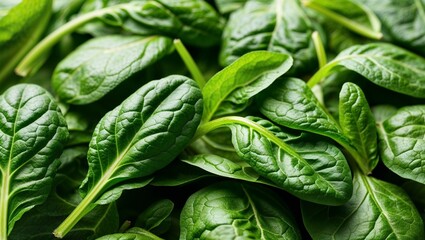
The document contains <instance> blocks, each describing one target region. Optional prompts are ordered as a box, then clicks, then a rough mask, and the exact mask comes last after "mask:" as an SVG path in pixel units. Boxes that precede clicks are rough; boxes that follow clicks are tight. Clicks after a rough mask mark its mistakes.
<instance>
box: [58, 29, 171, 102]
mask: <svg viewBox="0 0 425 240" xmlns="http://www.w3.org/2000/svg"><path fill="white" fill-rule="evenodd" d="M172 50H173V43H172V40H171V39H170V38H167V37H161V36H151V37H139V36H118V35H114V36H105V37H99V38H94V39H92V40H89V41H87V42H86V43H84V44H83V45H82V46H80V47H79V48H78V49H77V50H75V51H74V52H73V53H71V54H70V55H68V56H67V57H66V58H65V59H64V60H62V61H61V62H60V63H59V65H58V66H57V67H56V69H55V72H54V74H53V78H52V85H53V88H54V90H55V91H56V93H57V95H58V96H59V97H60V98H61V99H62V100H63V101H65V102H67V103H71V104H87V103H91V102H94V101H96V100H98V99H100V98H102V97H103V96H104V95H106V94H107V93H108V92H110V91H111V90H112V89H114V88H115V87H117V86H118V85H119V84H120V83H121V82H123V81H125V80H126V79H127V78H129V77H130V76H132V75H133V74H135V73H137V72H139V71H140V70H142V69H144V68H146V67H147V66H149V65H152V64H153V63H155V62H156V61H158V60H159V59H161V58H162V57H164V56H165V55H167V54H169V53H170V52H171V51H172Z"/></svg>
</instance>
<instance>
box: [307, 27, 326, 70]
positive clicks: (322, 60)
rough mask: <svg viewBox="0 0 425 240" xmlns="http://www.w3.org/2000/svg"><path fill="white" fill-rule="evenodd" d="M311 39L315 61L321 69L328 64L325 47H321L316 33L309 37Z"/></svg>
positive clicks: (320, 41)
mask: <svg viewBox="0 0 425 240" xmlns="http://www.w3.org/2000/svg"><path fill="white" fill-rule="evenodd" d="M311 37H312V39H313V44H314V48H315V49H316V55H317V60H318V61H319V68H322V67H324V66H325V65H326V63H327V62H328V60H327V57H326V51H325V47H324V46H323V42H322V39H321V38H320V35H319V33H318V32H317V31H314V32H313V34H312V35H311Z"/></svg>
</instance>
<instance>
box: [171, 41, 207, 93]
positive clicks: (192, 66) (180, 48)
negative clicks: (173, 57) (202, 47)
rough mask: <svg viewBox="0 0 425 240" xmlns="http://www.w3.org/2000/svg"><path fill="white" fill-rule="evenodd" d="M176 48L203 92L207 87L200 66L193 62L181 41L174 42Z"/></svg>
mask: <svg viewBox="0 0 425 240" xmlns="http://www.w3.org/2000/svg"><path fill="white" fill-rule="evenodd" d="M174 46H175V47H176V50H177V52H178V53H179V55H180V57H181V58H182V60H183V62H184V64H185V65H186V67H187V69H188V70H189V72H190V74H191V75H192V77H193V79H194V80H195V81H196V82H197V83H198V85H199V88H200V89H201V90H202V89H203V88H204V86H205V83H206V81H205V79H204V76H203V75H202V73H201V71H200V70H199V68H198V66H197V65H196V63H195V61H194V60H193V58H192V56H191V55H190V53H189V52H188V51H187V49H186V47H185V46H184V45H183V43H182V42H181V40H180V39H175V40H174Z"/></svg>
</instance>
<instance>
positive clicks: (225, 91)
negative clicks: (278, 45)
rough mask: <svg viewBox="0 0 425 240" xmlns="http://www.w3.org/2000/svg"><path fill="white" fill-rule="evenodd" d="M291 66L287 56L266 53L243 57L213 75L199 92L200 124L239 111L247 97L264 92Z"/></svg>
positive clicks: (251, 53)
mask: <svg viewBox="0 0 425 240" xmlns="http://www.w3.org/2000/svg"><path fill="white" fill-rule="evenodd" d="M291 66H292V58H291V57H290V56H289V55H286V54H281V53H273V52H266V51H254V52H250V53H247V54H245V55H244V56H242V57H240V58H239V59H238V60H237V61H235V62H234V63H232V64H231V65H230V66H228V67H226V68H224V69H223V70H221V71H220V72H218V73H217V74H215V75H214V76H213V77H212V78H211V79H210V80H209V81H208V82H207V84H205V86H204V88H203V89H202V94H203V96H204V116H203V121H209V120H210V119H211V118H212V117H213V116H214V115H216V114H217V115H224V114H230V113H234V112H238V111H241V110H243V109H244V108H245V107H246V105H247V104H248V101H249V99H250V98H251V97H253V96H254V95H256V94H257V93H259V92H260V91H262V90H263V89H265V88H267V87H268V86H269V85H270V84H272V83H273V81H275V80H276V79H277V78H278V77H280V76H281V75H282V74H284V73H285V72H286V71H288V69H289V68H290V67H291Z"/></svg>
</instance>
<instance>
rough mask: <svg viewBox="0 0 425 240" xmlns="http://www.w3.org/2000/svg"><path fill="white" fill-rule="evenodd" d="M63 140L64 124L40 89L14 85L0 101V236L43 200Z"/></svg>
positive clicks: (60, 115)
mask: <svg viewBox="0 0 425 240" xmlns="http://www.w3.org/2000/svg"><path fill="white" fill-rule="evenodd" d="M67 137H68V130H67V128H66V123H65V119H64V117H63V116H62V113H61V112H60V109H59V107H58V106H57V104H56V103H55V101H54V100H53V97H52V96H51V95H50V94H49V93H48V92H47V91H46V90H45V89H43V88H41V87H39V86H36V85H30V84H19V85H15V86H13V87H11V88H9V89H8V90H7V91H6V92H5V93H4V94H3V95H1V96H0V142H1V147H0V236H2V237H4V236H5V234H7V233H10V231H11V230H12V228H13V225H14V224H15V222H16V221H17V220H19V219H20V218H21V217H22V215H23V214H24V213H25V212H27V211H28V210H30V209H31V208H33V207H34V206H35V205H39V204H41V203H43V202H44V201H45V200H46V198H47V195H48V194H49V192H50V188H51V185H52V181H53V176H54V174H55V171H56V169H57V166H58V162H57V161H55V160H56V158H58V157H59V155H60V154H61V151H62V148H63V145H64V144H65V142H66V140H67Z"/></svg>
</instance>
